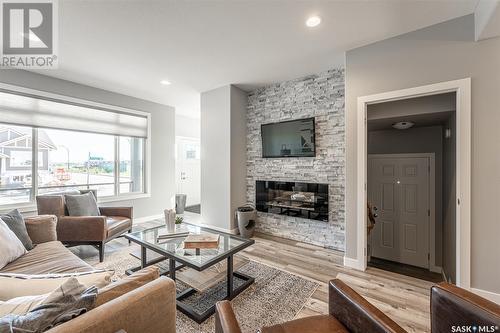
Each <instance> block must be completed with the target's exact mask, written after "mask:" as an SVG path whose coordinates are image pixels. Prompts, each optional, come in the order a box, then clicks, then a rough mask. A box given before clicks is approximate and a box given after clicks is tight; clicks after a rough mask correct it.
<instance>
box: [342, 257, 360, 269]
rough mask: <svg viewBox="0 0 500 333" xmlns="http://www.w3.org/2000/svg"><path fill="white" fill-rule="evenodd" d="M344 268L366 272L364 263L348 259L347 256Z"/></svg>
mask: <svg viewBox="0 0 500 333" xmlns="http://www.w3.org/2000/svg"><path fill="white" fill-rule="evenodd" d="M344 266H346V267H350V268H354V269H357V270H358V271H362V270H364V269H363V263H362V262H360V261H359V260H357V259H352V258H348V257H346V256H344Z"/></svg>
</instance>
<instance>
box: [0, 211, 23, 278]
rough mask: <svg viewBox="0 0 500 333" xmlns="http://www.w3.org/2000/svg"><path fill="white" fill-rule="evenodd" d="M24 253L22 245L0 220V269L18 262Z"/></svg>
mask: <svg viewBox="0 0 500 333" xmlns="http://www.w3.org/2000/svg"><path fill="white" fill-rule="evenodd" d="M25 253H26V248H25V247H24V245H23V243H21V241H20V240H19V238H17V236H16V234H14V232H13V231H12V230H10V228H9V227H8V226H7V224H6V223H5V222H4V221H3V220H2V219H0V269H2V268H3V267H5V266H8V264H9V263H12V262H14V261H17V260H19V259H20V258H21V257H22V256H23V255H24V254H25Z"/></svg>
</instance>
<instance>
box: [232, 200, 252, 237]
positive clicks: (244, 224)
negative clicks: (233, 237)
mask: <svg viewBox="0 0 500 333" xmlns="http://www.w3.org/2000/svg"><path fill="white" fill-rule="evenodd" d="M236 219H237V221H238V229H239V230H240V235H241V237H243V238H251V237H253V233H254V230H255V223H256V219H257V211H256V210H255V208H254V207H252V206H250V205H246V206H242V207H238V209H237V210H236Z"/></svg>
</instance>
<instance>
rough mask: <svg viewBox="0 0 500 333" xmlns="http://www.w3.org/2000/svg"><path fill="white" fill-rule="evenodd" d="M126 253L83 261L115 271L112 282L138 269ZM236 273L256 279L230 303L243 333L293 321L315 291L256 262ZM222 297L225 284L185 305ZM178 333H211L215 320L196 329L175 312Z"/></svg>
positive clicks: (304, 282)
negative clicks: (133, 268) (98, 261)
mask: <svg viewBox="0 0 500 333" xmlns="http://www.w3.org/2000/svg"><path fill="white" fill-rule="evenodd" d="M129 251H130V250H129V249H123V250H120V251H115V252H113V253H110V254H106V257H105V261H104V262H103V263H99V264H97V263H96V262H97V258H86V259H85V260H86V261H87V262H89V263H90V264H92V265H94V266H95V267H97V268H105V269H112V270H114V271H115V276H114V279H119V278H120V277H121V276H123V275H124V274H125V270H126V269H128V268H131V267H134V266H137V265H138V263H139V261H138V260H137V259H136V258H133V257H132V256H130V255H129ZM162 265H164V264H163V263H162ZM167 265H168V264H167ZM238 271H239V272H241V273H245V274H247V275H250V276H253V277H254V278H255V282H254V283H253V284H252V285H251V286H250V287H248V289H246V290H245V291H244V292H242V293H241V294H240V295H238V296H237V297H236V298H235V299H233V300H232V304H233V307H234V311H235V313H236V316H237V317H238V321H239V323H240V325H241V329H242V331H243V332H244V333H250V332H257V330H258V329H259V328H260V327H262V326H269V325H274V324H278V323H281V322H284V321H288V320H291V319H293V318H294V317H295V316H296V314H297V313H298V312H299V311H300V310H301V309H302V307H303V306H304V304H305V303H306V301H307V300H308V299H309V297H311V295H312V294H313V292H314V291H315V290H316V288H317V287H318V284H317V283H314V282H311V281H308V280H306V279H303V278H301V277H299V276H296V275H293V274H290V273H287V272H284V271H281V270H278V269H276V268H273V267H269V266H267V265H263V264H260V263H257V262H255V261H248V262H247V263H246V264H244V265H243V266H241V267H240V268H239V269H238ZM237 283H238V281H237V280H235V284H236V285H237ZM177 288H178V290H182V289H184V288H187V285H186V284H184V283H183V282H181V281H178V283H177ZM224 294H225V283H224V281H222V282H220V283H218V284H216V285H215V286H214V287H212V288H210V289H208V290H206V291H203V292H201V293H196V294H195V295H193V296H191V297H190V298H188V299H186V300H185V301H187V302H189V303H191V304H192V305H194V306H196V307H198V308H200V309H204V308H206V307H207V306H208V305H209V304H210V303H211V302H213V301H214V300H215V299H220V297H221V295H224ZM278 309H279V310H278ZM177 332H179V333H188V332H189V333H191V332H203V333H205V332H207V333H209V332H214V316H212V317H210V318H209V319H208V320H206V321H205V322H204V323H202V324H201V325H198V324H197V323H196V322H194V321H193V320H191V319H189V318H188V317H186V316H185V315H184V314H182V313H181V312H179V311H177Z"/></svg>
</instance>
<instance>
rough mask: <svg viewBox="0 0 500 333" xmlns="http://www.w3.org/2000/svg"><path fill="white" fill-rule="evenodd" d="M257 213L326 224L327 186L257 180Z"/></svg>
mask: <svg viewBox="0 0 500 333" xmlns="http://www.w3.org/2000/svg"><path fill="white" fill-rule="evenodd" d="M255 185H256V186H255V188H256V191H255V196H256V197H255V205H256V208H257V210H258V211H260V212H266V213H272V214H279V215H287V216H295V217H301V218H306V219H311V220H319V221H324V222H328V184H318V183H302V182H279V181H265V180H257V182H256V184H255Z"/></svg>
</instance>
